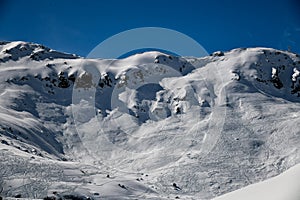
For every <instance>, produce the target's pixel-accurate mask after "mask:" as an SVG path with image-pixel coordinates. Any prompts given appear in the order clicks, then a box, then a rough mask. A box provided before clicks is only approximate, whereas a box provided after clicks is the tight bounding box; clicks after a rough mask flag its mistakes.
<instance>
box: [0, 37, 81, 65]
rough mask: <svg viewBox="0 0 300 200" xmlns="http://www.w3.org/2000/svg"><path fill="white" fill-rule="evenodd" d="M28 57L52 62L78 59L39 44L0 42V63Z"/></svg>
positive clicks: (72, 55)
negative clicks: (54, 60) (59, 59)
mask: <svg viewBox="0 0 300 200" xmlns="http://www.w3.org/2000/svg"><path fill="white" fill-rule="evenodd" d="M24 57H29V58H30V59H32V60H35V61H40V60H45V59H49V60H53V59H57V58H65V59H75V58H78V56H76V55H75V54H67V53H61V52H58V51H55V50H52V49H50V48H48V47H45V46H43V45H40V44H35V43H28V42H21V41H16V42H0V61H1V62H6V61H9V60H13V61H17V60H19V59H21V58H24Z"/></svg>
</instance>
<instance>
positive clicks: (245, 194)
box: [214, 164, 300, 200]
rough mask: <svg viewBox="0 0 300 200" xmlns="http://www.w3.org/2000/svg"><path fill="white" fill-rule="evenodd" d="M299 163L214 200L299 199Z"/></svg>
mask: <svg viewBox="0 0 300 200" xmlns="http://www.w3.org/2000/svg"><path fill="white" fill-rule="evenodd" d="M299 179H300V165H299V164H298V165H296V166H294V167H292V168H290V169H289V170H287V171H285V172H283V173H282V174H280V175H278V176H276V177H273V178H270V179H268V180H266V181H263V182H259V183H255V184H253V185H250V186H247V187H245V188H242V189H239V190H237V191H234V192H230V193H228V194H225V195H223V196H221V197H218V198H215V199H214V200H240V199H243V200H252V199H256V200H266V199H272V200H282V199H285V200H298V199H300V190H299V187H300V184H299Z"/></svg>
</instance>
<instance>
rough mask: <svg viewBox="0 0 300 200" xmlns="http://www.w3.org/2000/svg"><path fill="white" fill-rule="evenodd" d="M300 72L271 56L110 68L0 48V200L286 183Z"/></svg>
mask: <svg viewBox="0 0 300 200" xmlns="http://www.w3.org/2000/svg"><path fill="white" fill-rule="evenodd" d="M299 71H300V59H299V55H296V54H293V53H290V52H284V51H279V50H275V49H269V48H246V49H234V50H232V51H229V52H225V53H222V52H216V53H214V54H213V55H212V56H208V57H204V58H187V57H186V58H184V57H175V56H171V55H166V54H163V53H160V52H146V53H142V54H136V55H133V56H130V57H128V58H125V59H120V60H104V59H84V58H80V57H77V56H76V55H71V54H66V53H60V52H56V51H54V50H51V49H49V48H46V47H43V46H41V45H37V44H31V43H25V42H2V43H1V44H0V96H1V98H0V140H1V144H0V148H1V156H0V159H1V162H0V177H1V180H0V186H1V187H0V189H1V188H2V192H1V196H5V197H13V196H15V195H16V194H20V195H21V196H22V197H29V198H43V197H46V196H47V195H48V196H53V195H54V196H57V197H59V196H63V195H70V194H76V195H81V196H82V195H84V196H88V197H91V198H94V199H101V198H102V199H134V198H136V199H168V198H171V199H172V198H173V199H174V198H176V197H177V198H181V199H211V198H214V197H216V196H219V195H222V194H225V193H228V192H231V191H233V190H237V189H239V188H242V187H244V186H247V185H249V184H253V183H257V182H260V181H262V180H266V179H269V178H270V177H273V176H276V175H278V174H281V173H282V172H284V171H285V170H287V169H289V168H290V167H292V166H294V165H296V164H298V163H299V160H300V153H299V148H300V141H299V140H300V135H299V133H300V129H299V126H298V123H299V118H300V115H299V106H300V104H299V102H300V78H299V76H300V75H299ZM0 191H1V190H0ZM53 192H54V194H53ZM82 198H83V197H82Z"/></svg>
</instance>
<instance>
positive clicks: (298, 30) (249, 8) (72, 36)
mask: <svg viewBox="0 0 300 200" xmlns="http://www.w3.org/2000/svg"><path fill="white" fill-rule="evenodd" d="M0 24H1V28H0V40H8V41H15V40H22V41H28V42H35V43H40V44H44V45H46V46H49V47H50V48H53V49H56V50H59V51H64V52H69V53H76V54H78V55H80V56H86V55H87V54H88V53H89V52H90V51H91V50H92V49H93V48H94V47H95V46H96V45H98V44H99V43H100V42H102V41H103V40H105V39H107V38H108V37H110V36H113V35H115V34H117V33H119V32H122V31H125V30H129V29H133V28H138V27H163V28H168V29H173V30H176V31H179V32H181V33H184V34H186V35H188V36H190V37H192V38H193V39H195V40H196V41H197V42H198V43H199V44H201V45H202V46H203V47H204V48H205V49H206V50H207V51H208V52H209V53H212V52H214V51H217V50H223V51H226V50H230V49H233V48H238V47H256V46H259V47H271V48H277V49H282V50H288V49H289V48H290V49H291V51H293V52H296V53H300V2H299V1H297V0H286V1H285V0H277V1H271V0H265V1H259V0H252V1H250V0H241V1H237V0H224V1H217V0H212V1H203V0H200V1H196V0H192V1H178V0H175V1H172V2H170V1H163V0H152V1H145V2H142V1H138V0H131V1H117V0H110V1H83V0H77V1H71V0H61V1H59V0H44V1H38V0H28V1H21V0H19V1H18V0H12V1H8V0H0Z"/></svg>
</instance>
